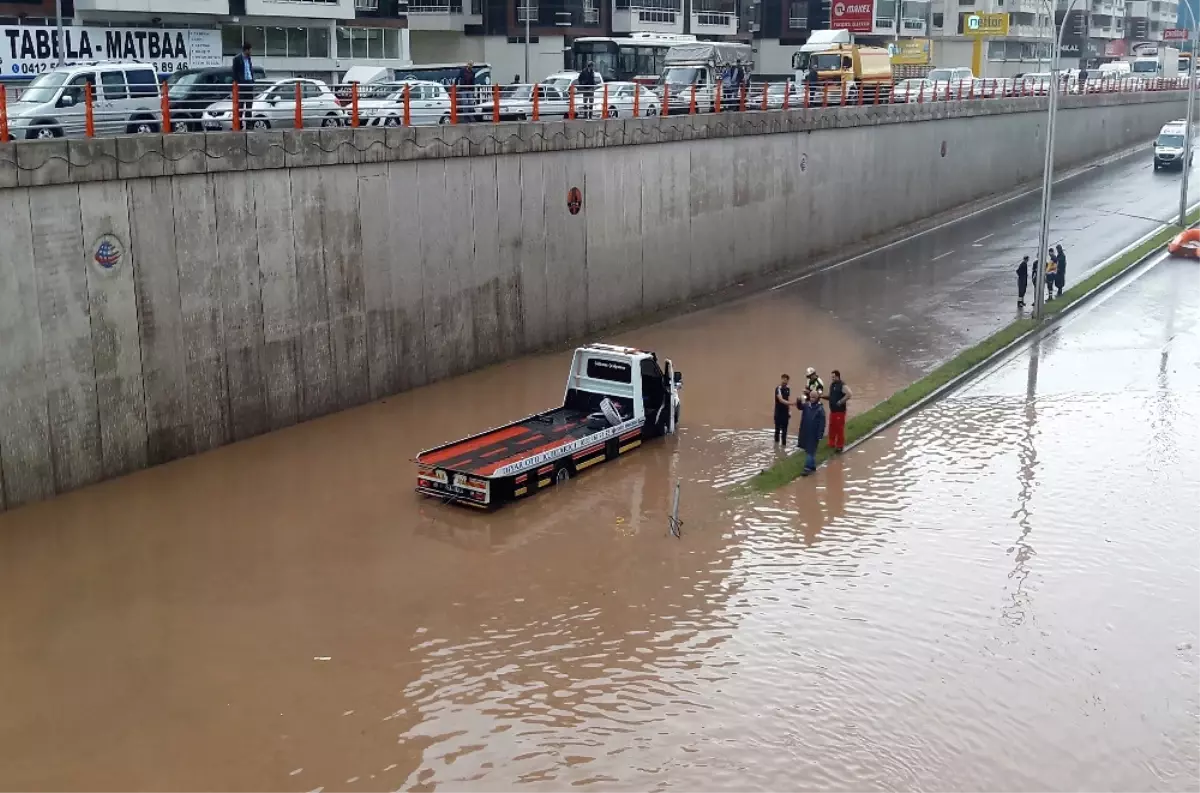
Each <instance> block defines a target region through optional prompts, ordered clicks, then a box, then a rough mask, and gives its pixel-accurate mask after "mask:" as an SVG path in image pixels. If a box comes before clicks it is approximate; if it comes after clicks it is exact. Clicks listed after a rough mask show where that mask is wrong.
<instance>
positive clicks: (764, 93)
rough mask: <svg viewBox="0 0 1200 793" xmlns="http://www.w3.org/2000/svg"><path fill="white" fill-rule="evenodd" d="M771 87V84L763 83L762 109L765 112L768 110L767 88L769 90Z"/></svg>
mask: <svg viewBox="0 0 1200 793" xmlns="http://www.w3.org/2000/svg"><path fill="white" fill-rule="evenodd" d="M769 87H770V84H769V83H763V98H762V109H763V110H766V109H767V88H769Z"/></svg>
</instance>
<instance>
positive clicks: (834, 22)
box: [829, 0, 875, 33]
mask: <svg viewBox="0 0 1200 793" xmlns="http://www.w3.org/2000/svg"><path fill="white" fill-rule="evenodd" d="M874 26H875V0H866V2H863V1H862V0H849V2H848V1H847V0H833V5H832V6H830V8H829V27H830V28H832V29H833V30H849V31H850V32H851V33H870V32H871V30H872V28H874Z"/></svg>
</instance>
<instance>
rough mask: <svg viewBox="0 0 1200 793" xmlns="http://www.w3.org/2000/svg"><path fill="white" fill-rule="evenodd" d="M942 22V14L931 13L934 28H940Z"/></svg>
mask: <svg viewBox="0 0 1200 793" xmlns="http://www.w3.org/2000/svg"><path fill="white" fill-rule="evenodd" d="M943 22H945V16H944V15H942V14H934V15H933V26H934V27H935V28H940V27H941V26H942V23H943Z"/></svg>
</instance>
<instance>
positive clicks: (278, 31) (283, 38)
mask: <svg viewBox="0 0 1200 793" xmlns="http://www.w3.org/2000/svg"><path fill="white" fill-rule="evenodd" d="M266 35H267V43H266V48H265V49H264V50H263V55H269V56H272V57H277V58H281V57H286V56H287V31H286V30H284V29H283V28H280V27H275V26H271V27H268V28H267V29H266Z"/></svg>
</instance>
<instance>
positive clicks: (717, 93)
mask: <svg viewBox="0 0 1200 793" xmlns="http://www.w3.org/2000/svg"><path fill="white" fill-rule="evenodd" d="M713 112H714V113H720V112H721V78H720V77H718V78H717V86H716V88H714V89H713Z"/></svg>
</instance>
